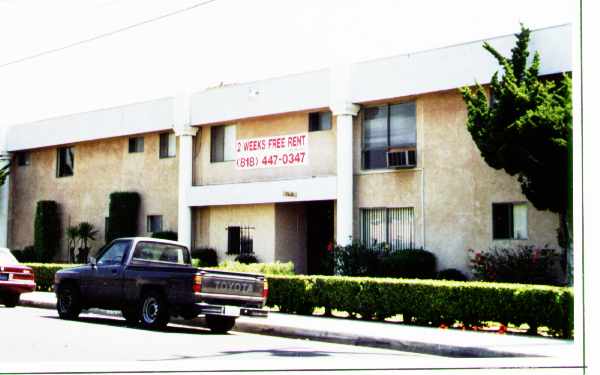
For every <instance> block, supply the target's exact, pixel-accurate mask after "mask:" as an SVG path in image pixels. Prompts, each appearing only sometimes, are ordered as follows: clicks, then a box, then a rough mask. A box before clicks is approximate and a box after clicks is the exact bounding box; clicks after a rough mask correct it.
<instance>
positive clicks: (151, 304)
mask: <svg viewBox="0 0 600 375" xmlns="http://www.w3.org/2000/svg"><path fill="white" fill-rule="evenodd" d="M138 316H139V319H140V321H141V322H142V326H143V327H144V328H150V329H161V328H164V327H165V326H166V325H167V324H168V323H169V307H168V306H167V301H166V300H165V298H164V297H163V295H162V294H161V293H159V292H157V291H154V290H151V291H149V292H146V293H144V294H143V295H142V299H141V301H140V304H139V311H138Z"/></svg>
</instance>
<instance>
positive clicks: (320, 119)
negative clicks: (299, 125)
mask: <svg viewBox="0 0 600 375" xmlns="http://www.w3.org/2000/svg"><path fill="white" fill-rule="evenodd" d="M329 129H331V112H313V113H309V114H308V131H311V132H314V131H319V130H329Z"/></svg>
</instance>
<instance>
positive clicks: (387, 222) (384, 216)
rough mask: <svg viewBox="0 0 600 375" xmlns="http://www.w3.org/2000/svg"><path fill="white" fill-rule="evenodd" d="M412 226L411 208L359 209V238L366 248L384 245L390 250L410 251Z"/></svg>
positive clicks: (412, 239) (412, 210)
mask: <svg viewBox="0 0 600 375" xmlns="http://www.w3.org/2000/svg"><path fill="white" fill-rule="evenodd" d="M414 226H415V222H414V209H413V208H412V207H405V208H364V209H361V238H362V241H363V242H364V243H365V244H366V245H367V246H377V245H380V244H382V243H386V244H388V245H389V247H390V249H391V250H404V249H412V248H414Z"/></svg>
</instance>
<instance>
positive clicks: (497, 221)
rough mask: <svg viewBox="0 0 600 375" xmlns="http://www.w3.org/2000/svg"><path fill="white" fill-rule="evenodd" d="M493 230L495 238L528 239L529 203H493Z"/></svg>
mask: <svg viewBox="0 0 600 375" xmlns="http://www.w3.org/2000/svg"><path fill="white" fill-rule="evenodd" d="M492 231H493V239H495V240H526V239H527V204H526V203H494V204H492Z"/></svg>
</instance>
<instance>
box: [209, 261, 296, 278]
mask: <svg viewBox="0 0 600 375" xmlns="http://www.w3.org/2000/svg"><path fill="white" fill-rule="evenodd" d="M214 268H216V269H220V270H225V271H232V272H251V273H262V274H265V275H288V276H291V275H294V263H292V262H287V263H281V262H274V263H251V264H244V263H240V262H233V261H230V260H226V261H224V262H222V263H221V264H219V266H217V267H214Z"/></svg>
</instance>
